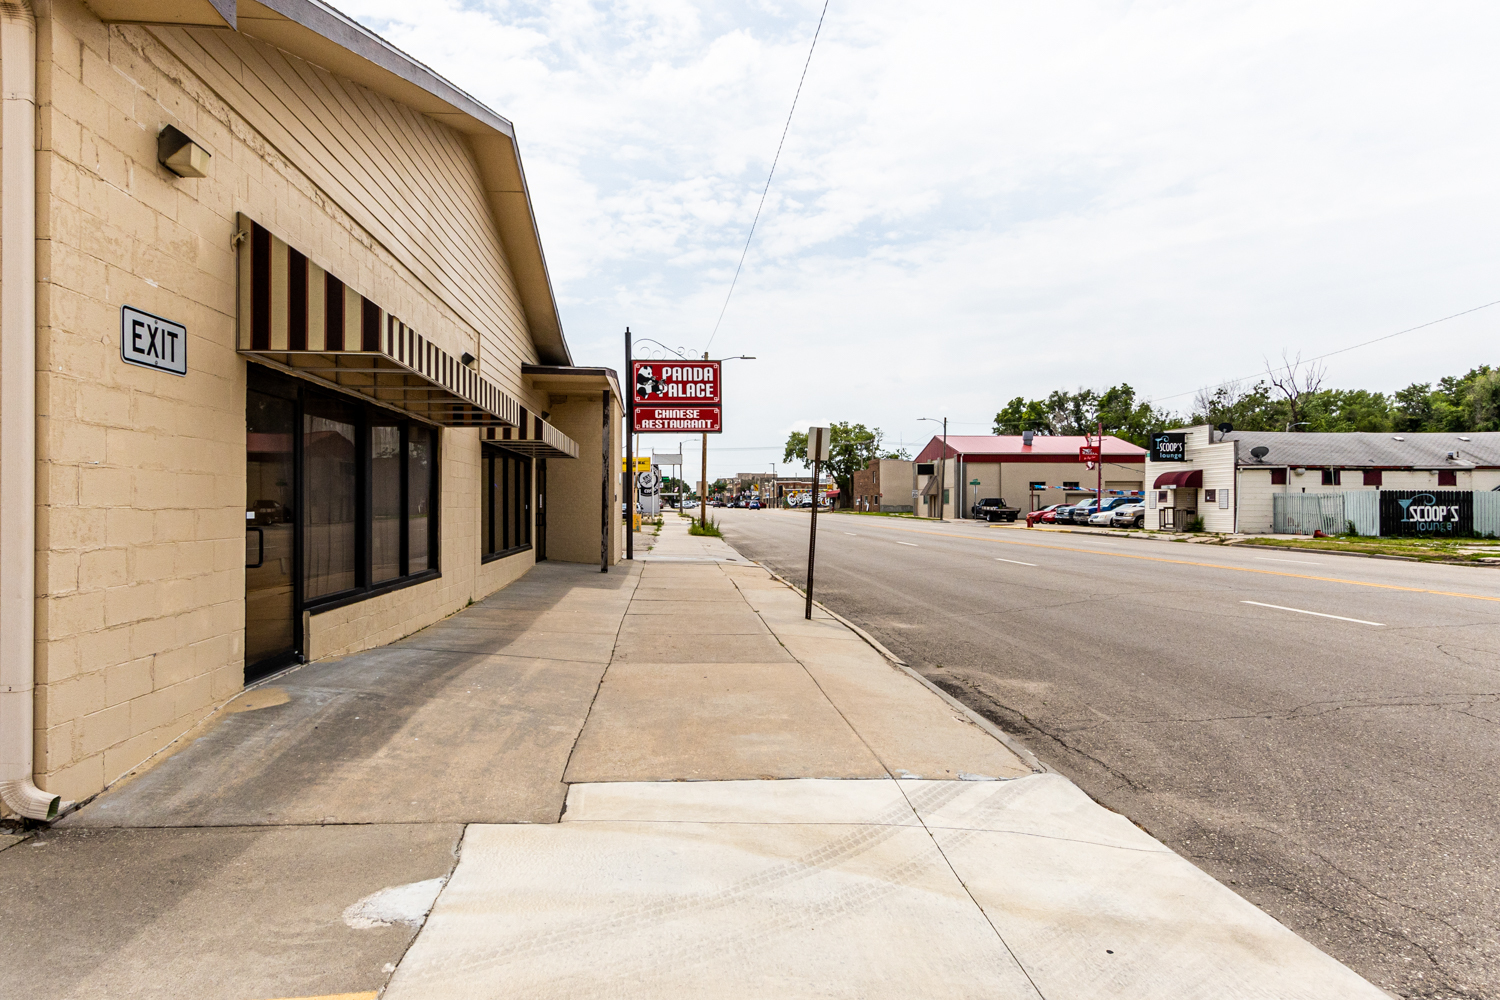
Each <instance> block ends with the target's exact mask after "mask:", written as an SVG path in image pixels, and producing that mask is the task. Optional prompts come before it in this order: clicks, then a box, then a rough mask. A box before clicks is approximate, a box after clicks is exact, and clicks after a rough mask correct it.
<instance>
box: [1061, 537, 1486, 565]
mask: <svg viewBox="0 0 1500 1000" xmlns="http://www.w3.org/2000/svg"><path fill="white" fill-rule="evenodd" d="M1043 530H1045V531H1047V532H1048V533H1049V534H1056V535H1086V536H1090V537H1093V538H1133V539H1135V540H1137V541H1142V542H1175V541H1184V542H1186V537H1183V538H1180V539H1179V538H1163V537H1162V536H1161V535H1142V534H1127V533H1125V532H1123V531H1122V532H1103V531H1079V530H1078V529H1076V528H1052V527H1048V528H1046V529H1043ZM1186 534H1187V533H1184V535H1186ZM1187 544H1198V545H1206V544H1209V543H1207V542H1197V543H1192V542H1189V543H1187ZM1231 546H1232V547H1234V548H1241V549H1271V550H1272V551H1279V552H1311V553H1312V554H1314V555H1330V556H1355V557H1357V558H1360V559H1391V560H1395V561H1397V562H1414V563H1426V564H1428V565H1437V566H1476V567H1479V568H1481V569H1497V568H1500V562H1475V561H1472V560H1468V559H1422V558H1419V557H1417V556H1397V555H1388V554H1386V553H1384V552H1340V551H1339V550H1338V549H1311V548H1304V547H1303V546H1300V545H1260V544H1256V543H1253V542H1251V541H1250V540H1249V539H1247V538H1242V539H1234V540H1231V541H1227V542H1224V543H1222V545H1220V548H1229V547H1231Z"/></svg>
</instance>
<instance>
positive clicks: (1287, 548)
mask: <svg viewBox="0 0 1500 1000" xmlns="http://www.w3.org/2000/svg"><path fill="white" fill-rule="evenodd" d="M1226 544H1228V545H1233V546H1234V547H1235V548H1241V549H1272V550H1274V551H1277V552H1304V553H1311V554H1312V555H1316V556H1354V557H1355V558H1357V559H1393V560H1396V561H1398V562H1414V563H1425V564H1427V565H1429V566H1473V567H1476V568H1478V569H1496V568H1500V563H1492V562H1475V561H1473V560H1469V559H1421V558H1418V557H1417V556H1395V555H1387V554H1386V553H1384V552H1340V551H1339V550H1338V549H1310V548H1303V547H1302V546H1300V545H1251V544H1250V543H1248V542H1228V543H1226Z"/></svg>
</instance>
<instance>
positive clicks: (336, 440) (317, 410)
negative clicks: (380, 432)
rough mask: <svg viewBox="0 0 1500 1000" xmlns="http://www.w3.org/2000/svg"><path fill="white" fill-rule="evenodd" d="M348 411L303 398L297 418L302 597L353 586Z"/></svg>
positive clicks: (354, 525)
mask: <svg viewBox="0 0 1500 1000" xmlns="http://www.w3.org/2000/svg"><path fill="white" fill-rule="evenodd" d="M356 419H357V417H356V414H355V411H354V407H352V406H349V405H347V404H345V403H343V402H342V401H340V400H335V399H326V398H322V397H315V396H311V395H310V396H309V398H308V399H307V401H306V403H305V404H304V409H303V416H302V456H303V459H302V460H303V465H304V467H305V469H306V473H305V474H306V477H307V500H308V502H307V503H306V504H305V505H304V509H305V510H306V511H307V520H306V521H305V522H304V523H305V527H304V529H303V530H304V531H305V532H306V534H305V536H304V538H305V540H304V546H305V552H306V555H305V567H306V575H305V582H304V584H303V597H304V598H312V597H320V596H322V595H324V594H333V593H337V592H338V591H340V590H348V589H350V588H351V587H353V586H354V585H355V582H356V577H355V571H356V567H357V565H358V563H357V556H358V552H357V548H356V540H357V538H358V533H359V524H358V520H357V511H358V504H359V494H358V490H357V486H358V483H359V477H358V463H357V462H356V455H357V452H356V450H355V430H356V424H355V420H356Z"/></svg>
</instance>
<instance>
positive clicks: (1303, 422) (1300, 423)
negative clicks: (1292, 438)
mask: <svg viewBox="0 0 1500 1000" xmlns="http://www.w3.org/2000/svg"><path fill="white" fill-rule="evenodd" d="M1308 426H1311V425H1310V424H1308V422H1307V421H1306V420H1299V421H1297V422H1296V423H1295V424H1287V425H1286V432H1287V433H1288V434H1290V433H1291V432H1292V428H1293V427H1308Z"/></svg>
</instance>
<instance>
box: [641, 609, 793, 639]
mask: <svg viewBox="0 0 1500 1000" xmlns="http://www.w3.org/2000/svg"><path fill="white" fill-rule="evenodd" d="M643 609H646V610H643ZM649 609H657V613H654V614H653V613H649ZM685 632H692V633H709V634H713V635H770V634H771V630H770V629H769V628H767V627H766V623H765V622H763V621H761V618H760V615H757V614H756V613H755V612H753V611H751V610H750V609H749V608H735V607H721V606H719V605H713V604H698V605H694V606H693V610H691V611H684V610H682V609H680V608H673V607H670V606H665V605H662V604H660V603H658V602H653V601H643V602H641V603H640V604H638V605H636V606H635V607H634V608H632V609H631V611H630V613H629V614H627V615H626V616H625V620H624V621H623V622H622V623H621V625H620V636H621V637H622V638H623V637H625V636H636V635H640V636H651V635H673V634H680V633H685Z"/></svg>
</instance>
